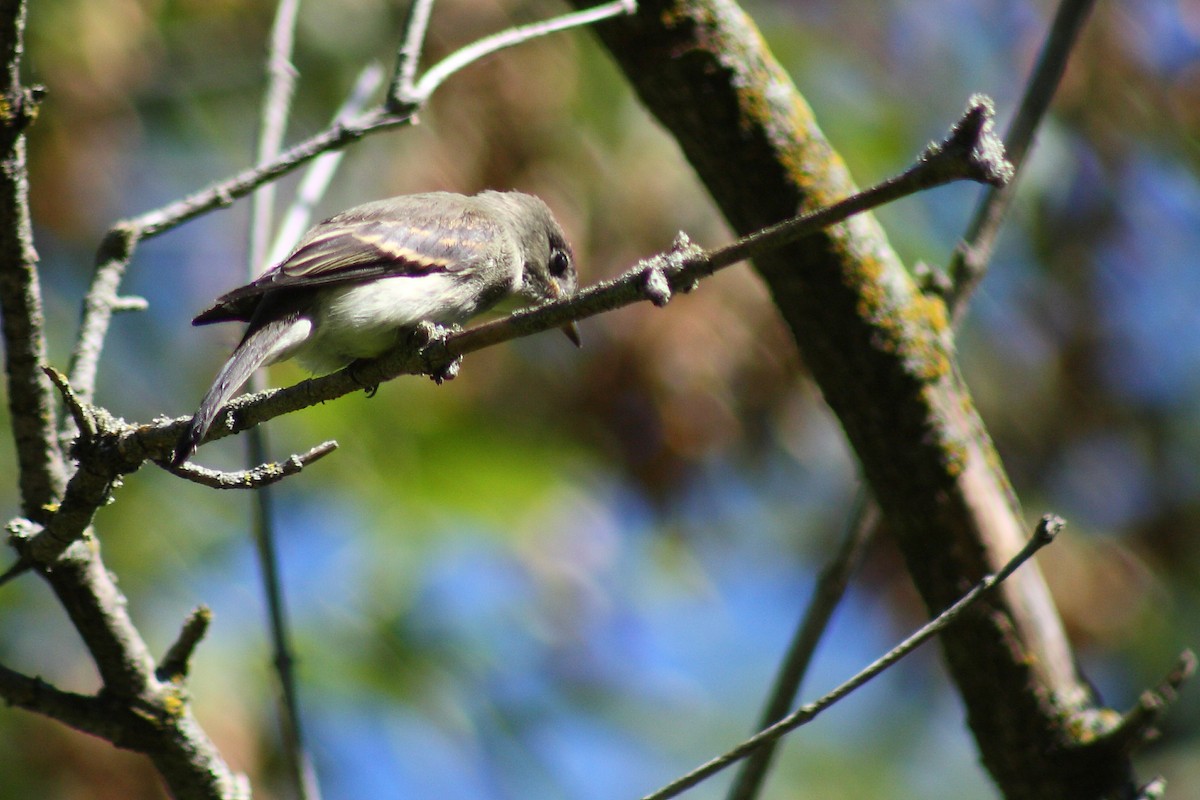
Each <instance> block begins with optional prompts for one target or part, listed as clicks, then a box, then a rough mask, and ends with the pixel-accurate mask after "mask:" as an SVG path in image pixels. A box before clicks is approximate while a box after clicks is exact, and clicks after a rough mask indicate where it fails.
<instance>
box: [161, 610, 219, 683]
mask: <svg viewBox="0 0 1200 800" xmlns="http://www.w3.org/2000/svg"><path fill="white" fill-rule="evenodd" d="M212 616H213V615H212V609H210V608H209V607H208V606H206V605H200V606H198V607H197V608H196V609H195V610H194V611H192V613H191V614H188V616H187V619H185V620H184V621H183V627H182V628H180V629H179V636H178V637H176V639H175V641H174V642H172V643H171V646H170V647H169V648H167V653H166V655H164V656H163V657H162V661H160V662H158V669H157V670H155V675H157V676H158V679H159V680H160V681H181V680H182V679H184V678H186V677H187V674H188V670H189V669H190V667H191V661H192V654H193V653H194V652H196V646H197V645H199V644H200V640H201V639H203V638H204V634H206V633H208V626H209V625H211V624H212Z"/></svg>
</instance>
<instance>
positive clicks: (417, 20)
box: [388, 0, 433, 108]
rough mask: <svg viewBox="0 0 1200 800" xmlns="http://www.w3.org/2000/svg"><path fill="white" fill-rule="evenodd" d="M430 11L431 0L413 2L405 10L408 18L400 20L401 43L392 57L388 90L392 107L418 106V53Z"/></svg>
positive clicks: (426, 28) (431, 6)
mask: <svg viewBox="0 0 1200 800" xmlns="http://www.w3.org/2000/svg"><path fill="white" fill-rule="evenodd" d="M432 12H433V0H413V2H412V3H411V4H410V5H409V7H408V18H407V19H406V20H405V21H404V41H402V42H401V43H400V52H398V53H397V54H396V69H395V72H394V73H393V74H392V85H391V86H389V87H388V99H389V100H390V101H391V103H392V104H393V105H392V107H393V108H406V107H408V106H414V105H419V104H420V100H419V99H418V98H417V95H416V88H417V67H418V66H419V65H420V62H421V51H422V50H424V49H425V34H426V32H427V31H428V30H429V16H430V14H431V13H432Z"/></svg>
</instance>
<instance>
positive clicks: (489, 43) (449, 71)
mask: <svg viewBox="0 0 1200 800" xmlns="http://www.w3.org/2000/svg"><path fill="white" fill-rule="evenodd" d="M636 12H637V2H636V0H614V2H611V3H605V4H603V5H599V6H595V7H594V8H588V9H584V10H583V11H575V12H573V13H570V14H564V15H562V16H561V17H555V18H554V19H550V20H546V21H544V22H532V23H530V24H528V25H521V26H519V27H516V28H510V29H509V30H506V31H501V32H500V33H497V34H494V35H492V36H487V37H484V38H483V39H480V40H479V41H477V42H474V43H473V44H470V45H468V46H467V47H464V48H462V49H461V50H459V51H457V52H454V53H451V54H450V55H448V56H446V57H445V58H443V59H442V60H441V61H439V62H438V63H437V64H434V65H433V66H432V67H430V68H429V69H428V71H426V72H425V74H424V75H422V76H421V79H420V80H419V81H417V83H416V85H415V86H413V88H412V91H411V94H409V96H408V102H409V104H412V105H420V104H423V103H424V102H425V101H426V100H428V99H429V97H430V96H431V95H432V94H433V93H434V92H435V91H437V88H438V87H439V86H441V85H442V84H443V83H445V81H446V79H447V78H449V77H450V76H451V75H453V74H454V73H456V72H458V71H459V70H461V69H462V68H463V67H465V66H468V65H469V64H474V63H475V62H476V61H479V60H480V59H482V58H484V57H486V56H490V55H491V54H492V53H495V52H498V51H500V50H504V49H506V48H509V47H516V46H517V45H519V44H524V43H525V42H528V41H530V40H531V39H538V38H541V37H542V36H549V35H550V34H552V33H558V32H559V31H565V30H569V29H571V28H581V27H584V26H586V25H594V24H596V23H597V22H601V21H603V20H606V19H612V18H613V17H619V16H624V15H627V14H634V13H636ZM401 52H402V54H403V51H401Z"/></svg>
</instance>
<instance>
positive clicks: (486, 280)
mask: <svg viewBox="0 0 1200 800" xmlns="http://www.w3.org/2000/svg"><path fill="white" fill-rule="evenodd" d="M575 289H576V277H575V264H574V259H573V257H572V255H571V248H570V246H569V245H568V244H567V241H566V237H565V236H564V235H563V231H562V228H561V227H560V226H559V224H558V222H556V221H555V219H554V217H553V216H552V215H551V213H550V209H549V208H547V206H546V204H545V203H543V202H542V201H541V200H539V199H538V198H536V197H533V196H531V195H527V194H521V193H520V192H481V193H480V194H477V195H473V196H470V197H468V196H465V195H460V194H451V193H449V192H432V193H429V194H414V195H405V196H401V197H393V198H391V199H388V200H379V201H377V202H374V203H367V204H365V205H361V206H356V207H355V208H352V209H350V210H348V211H343V212H342V213H340V214H338V215H336V216H334V217H330V218H329V219H327V220H325V221H324V222H322V223H320V224H318V225H317V226H316V227H314V228H313V229H312V230H310V231H309V232H308V233H306V234H305V235H304V237H303V238H302V239H301V240H300V243H299V244H298V245H297V246H296V249H295V250H294V251H292V254H291V255H290V256H288V257H287V258H286V259H284V260H283V261H282V262H281V263H279V264H277V265H275V266H274V267H272V268H271V269H269V270H267V271H266V272H265V273H263V274H262V276H260V277H259V278H258V279H256V280H254V281H253V282H251V283H249V284H247V285H245V286H242V287H240V288H238V289H234V290H233V291H232V292H229V293H228V294H226V295H223V296H222V297H220V298H218V299H217V302H216V304H215V305H213V307H212V308H210V309H208V310H206V311H204V312H201V313H200V314H199V315H198V316H197V317H196V318H195V319H193V320H192V324H193V325H208V324H210V323H213V322H229V321H234V320H238V321H242V322H248V323H249V325H248V326H247V328H246V333H245V335H244V336H242V341H241V343H240V344H238V346H237V348H236V349H235V350H234V351H233V354H232V355H231V356H230V357H229V360H228V361H226V362H225V366H224V367H222V368H221V371H220V372H219V373H218V374H217V377H216V380H215V381H214V382H213V385H212V388H211V389H209V390H208V394H207V395H205V396H204V400H203V401H202V402H201V403H200V408H199V409H198V410H197V411H196V414H195V416H193V417H192V421H191V424H190V425H188V427H187V429H186V430H184V432H183V435H182V436H180V438H179V443H178V444H177V445H176V447H175V454H174V458H173V459H172V463H174V464H175V465H179V464H182V463H183V462H184V461H187V459H188V458H189V457H190V456H191V455H192V453H194V452H195V451H196V447H197V446H198V445H199V444H200V442H201V441H202V440H203V439H204V436H205V435H206V434H207V433H208V429H209V428H210V427H211V426H212V424H213V421H214V420H215V419H216V417H217V412H218V411H220V409H221V408H222V407H223V406H224V405H225V403H226V402H228V401H229V399H230V398H231V397H232V396H233V393H234V392H236V391H237V390H238V389H239V388H241V386H242V384H244V383H245V382H246V381H247V380H248V379H249V378H250V375H251V374H253V372H254V370H256V369H258V368H259V367H260V366H262V365H264V364H271V363H274V362H276V361H282V360H284V359H288V358H293V357H294V358H298V359H299V360H300V363H301V364H302V365H304V366H305V367H307V368H308V369H310V370H312V371H313V372H316V373H323V372H332V371H334V370H337V369H340V368H342V367H344V366H346V365H348V364H350V363H351V362H352V361H354V360H355V359H359V358H373V357H375V356H379V355H382V354H383V353H384V352H385V351H387V350H388V348H390V347H392V346H393V345H395V344H396V343H397V342H398V337H397V332H398V331H399V330H401V329H404V328H411V327H412V326H414V325H416V324H417V323H418V322H422V321H429V322H436V323H439V324H443V325H450V324H456V323H461V322H465V321H466V320H467V319H469V318H471V317H472V316H474V315H475V314H478V313H479V312H481V311H485V310H486V309H488V308H491V307H492V306H494V305H495V304H496V303H498V302H499V301H501V300H503V299H505V298H508V297H521V298H525V299H527V300H531V301H533V302H535V303H540V302H546V301H549V300H556V299H558V298H562V297H570V296H571V295H573V294H574V293H575ZM563 331H564V332H565V333H566V334H567V336H568V337H569V338H570V339H571V341H572V342H574V343H575V344H576V346H578V345H579V332H578V330H577V329H576V328H575V325H574V324H573V323H572V324H570V325H568V326H566V327H564V328H563Z"/></svg>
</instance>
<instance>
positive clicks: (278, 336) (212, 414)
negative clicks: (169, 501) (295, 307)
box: [171, 315, 312, 466]
mask: <svg viewBox="0 0 1200 800" xmlns="http://www.w3.org/2000/svg"><path fill="white" fill-rule="evenodd" d="M311 332H312V323H311V322H310V321H309V320H308V319H306V318H305V317H302V316H297V315H289V316H287V317H285V318H283V319H276V320H272V321H270V322H267V323H266V324H265V325H262V326H261V327H257V328H255V327H253V326H252V327H251V329H250V330H248V331H246V335H245V337H244V338H243V339H242V342H241V344H239V345H238V346H237V349H236V350H234V351H233V355H231V356H230V357H229V360H228V361H226V362H225V366H223V367H221V371H220V372H219V373H217V377H216V380H214V381H213V385H212V388H210V389H209V390H208V394H206V395H204V400H202V401H201V402H200V408H198V409H197V410H196V413H195V415H194V416H193V417H192V421H191V422H190V423H188V426H187V427H186V428H184V430H183V433H182V434H181V435H180V437H179V441H178V442H177V443H176V445H175V454H174V456H172V458H171V463H172V464H173V465H175V466H179V465H180V464H182V463H183V462H185V461H187V460H188V459H189V458H191V455H192V453H194V452H196V448H197V447H198V446H199V445H200V442H201V441H203V440H204V437H205V436H206V435H207V434H208V431H209V428H211V427H212V424H213V422H214V421H215V420H216V418H217V414H218V413H219V412H220V410H221V409H222V408H223V407H224V406H225V404H226V403H227V402H229V398H231V397H233V394H234V392H236V391H237V390H238V389H240V388H242V384H244V383H245V382H246V381H248V380H249V379H250V376H251V375H253V374H254V370H256V369H258V368H259V367H261V366H262V365H264V364H270V363H271V362H273V361H278V360H279V359H281V358H286V357H287V356H288V355H289V354H290V353H291V352H292V351H294V350H295V349H296V348H297V347H298V346H299V345H300V344H302V343H303V342H304V341H305V340H306V339H307V338H308V336H309V334H310V333H311Z"/></svg>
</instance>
